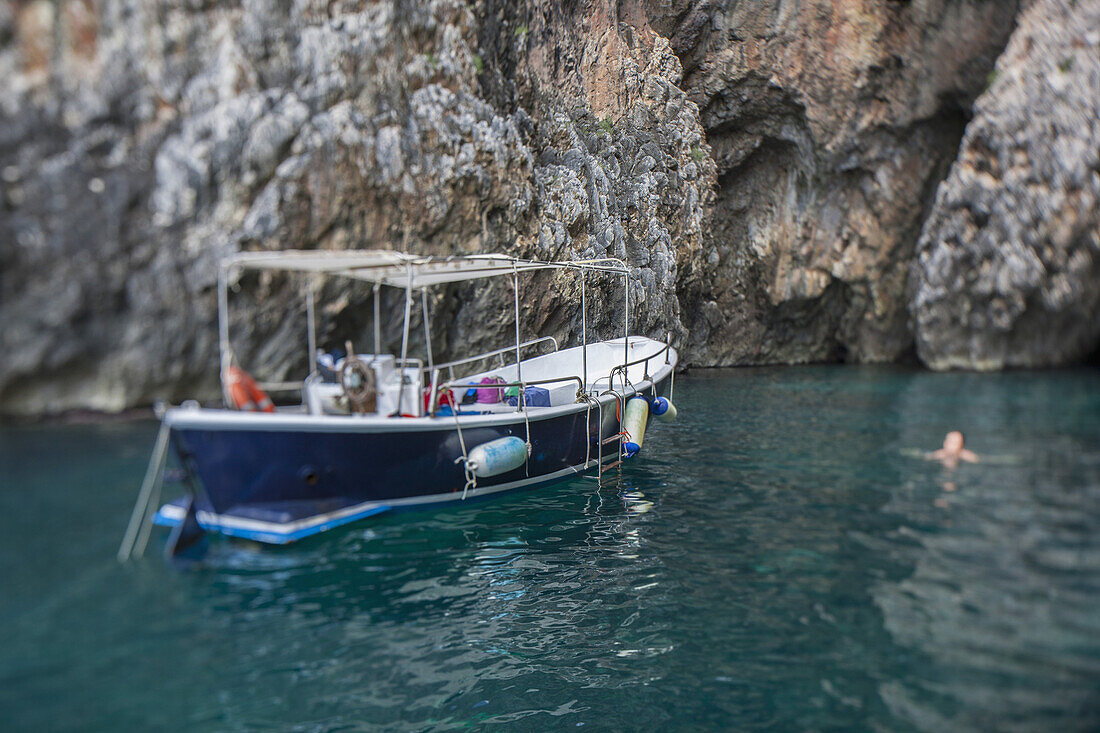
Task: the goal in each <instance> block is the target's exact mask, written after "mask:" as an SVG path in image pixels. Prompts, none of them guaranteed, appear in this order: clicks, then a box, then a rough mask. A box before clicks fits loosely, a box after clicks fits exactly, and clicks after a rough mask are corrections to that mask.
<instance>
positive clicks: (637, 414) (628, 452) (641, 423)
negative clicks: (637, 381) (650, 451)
mask: <svg viewBox="0 0 1100 733" xmlns="http://www.w3.org/2000/svg"><path fill="white" fill-rule="evenodd" d="M648 418H649V400H647V399H646V398H645V397H642V396H641V395H635V396H633V397H631V398H630V399H629V400H627V401H626V414H625V415H623V432H624V433H626V435H624V436H623V457H624V458H632V457H633V456H634V454H635V453H637V452H638V451H640V450H641V449H642V441H643V440H645V424H646V420H647V419H648Z"/></svg>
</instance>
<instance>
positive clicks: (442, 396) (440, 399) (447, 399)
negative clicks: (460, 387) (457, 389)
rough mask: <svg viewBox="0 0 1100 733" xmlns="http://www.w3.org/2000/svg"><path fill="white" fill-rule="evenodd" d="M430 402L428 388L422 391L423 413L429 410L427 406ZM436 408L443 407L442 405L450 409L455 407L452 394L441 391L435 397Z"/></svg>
mask: <svg viewBox="0 0 1100 733" xmlns="http://www.w3.org/2000/svg"><path fill="white" fill-rule="evenodd" d="M431 401H432V388H431V387H430V386H429V387H428V388H427V389H425V390H424V412H428V410H430V409H431V405H430V404H429V403H430V402H431ZM435 401H436V406H437V407H443V405H450V406H451V407H452V408H453V407H454V405H455V396H454V393H453V392H451V390H449V389H441V390H439V393H438V394H437V395H436V397H435Z"/></svg>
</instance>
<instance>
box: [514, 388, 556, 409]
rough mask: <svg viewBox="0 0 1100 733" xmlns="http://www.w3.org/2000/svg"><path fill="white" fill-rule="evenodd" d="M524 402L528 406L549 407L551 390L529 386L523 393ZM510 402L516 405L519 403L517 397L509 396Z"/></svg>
mask: <svg viewBox="0 0 1100 733" xmlns="http://www.w3.org/2000/svg"><path fill="white" fill-rule="evenodd" d="M523 396H524V402H526V403H527V406H528V407H549V406H550V390H548V389H543V388H542V387H528V388H527V389H526V390H524V393H523ZM508 404H509V405H511V406H512V407H515V406H516V405H518V404H519V403H518V402H517V401H516V398H515V397H509V398H508Z"/></svg>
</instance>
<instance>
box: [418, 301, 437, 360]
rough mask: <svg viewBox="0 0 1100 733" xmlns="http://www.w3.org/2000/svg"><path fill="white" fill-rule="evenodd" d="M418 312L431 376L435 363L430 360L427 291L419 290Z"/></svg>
mask: <svg viewBox="0 0 1100 733" xmlns="http://www.w3.org/2000/svg"><path fill="white" fill-rule="evenodd" d="M420 310H421V311H422V312H423V316H424V344H425V345H426V346H427V347H428V373H429V374H431V373H432V370H433V369H434V368H435V361H434V360H433V359H432V326H431V323H430V322H429V321H428V289H427V288H421V289H420Z"/></svg>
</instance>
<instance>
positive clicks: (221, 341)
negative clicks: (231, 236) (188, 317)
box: [218, 266, 233, 407]
mask: <svg viewBox="0 0 1100 733" xmlns="http://www.w3.org/2000/svg"><path fill="white" fill-rule="evenodd" d="M228 280H229V273H228V272H227V269H226V268H225V267H224V266H219V267H218V362H219V364H220V367H221V371H220V372H219V374H218V379H219V380H220V381H221V385H222V400H224V401H225V405H226V407H229V406H230V405H229V400H228V399H227V396H226V394H225V374H226V372H228V371H229V367H230V366H231V364H232V359H233V357H232V352H231V351H230V349H229V282H228Z"/></svg>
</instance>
